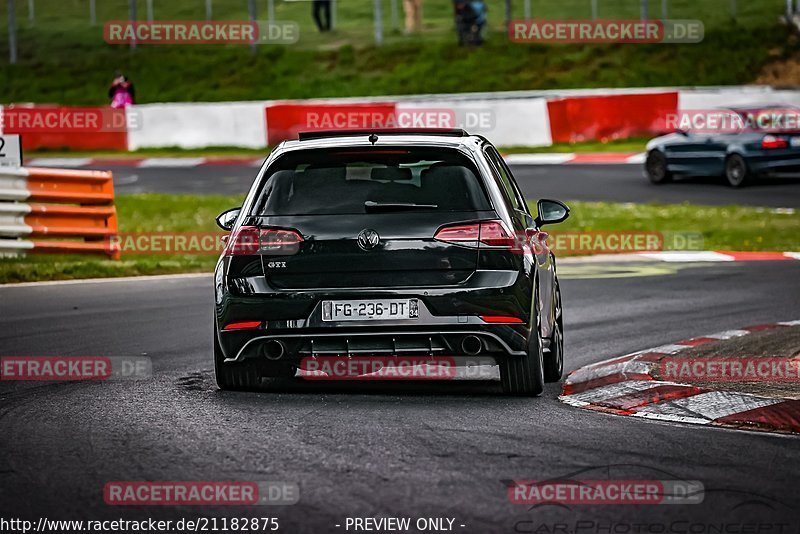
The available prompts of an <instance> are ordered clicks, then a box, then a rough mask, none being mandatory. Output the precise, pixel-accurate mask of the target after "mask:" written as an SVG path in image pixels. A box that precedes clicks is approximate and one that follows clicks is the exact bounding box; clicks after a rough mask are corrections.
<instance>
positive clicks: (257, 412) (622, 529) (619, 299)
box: [0, 262, 800, 534]
mask: <svg viewBox="0 0 800 534" xmlns="http://www.w3.org/2000/svg"><path fill="white" fill-rule="evenodd" d="M626 268H630V267H623V269H626ZM604 273H606V274H608V273H612V274H613V269H611V268H603V267H598V266H594V265H593V266H581V265H563V266H562V277H563V278H564V279H563V280H562V289H563V293H564V308H565V320H566V325H565V330H566V354H567V367H568V369H570V370H571V369H575V368H577V367H580V366H582V365H585V364H588V363H590V362H595V361H600V360H602V359H606V358H609V357H612V356H615V355H619V354H623V353H626V352H630V351H634V350H638V349H643V348H646V347H651V346H655V345H658V344H663V343H669V342H672V341H675V340H679V339H686V338H688V337H691V336H699V335H702V334H707V333H710V332H716V331H720V330H725V329H732V328H737V327H741V326H745V325H750V324H756V323H766V322H774V321H781V320H790V319H796V318H798V317H797V315H798V309H797V302H798V300H799V299H800V264H798V263H797V262H763V263H734V264H708V265H702V266H687V265H684V266H670V267H669V268H668V269H665V270H663V272H662V273H661V274H660V275H657V276H623V277H619V278H613V277H605V275H604ZM645 274H646V273H645ZM211 282H212V281H211V278H210V276H209V277H205V276H203V277H192V278H181V279H162V280H149V281H115V282H103V283H77V284H66V285H42V286H37V287H30V286H28V287H0V354H4V355H68V356H69V355H109V356H126V355H128V356H136V355H142V354H146V355H148V356H150V357H151V358H152V361H153V366H154V377H153V379H152V380H144V381H135V382H132V381H128V382H123V381H117V382H100V383H62V384H48V383H42V384H31V383H25V384H14V383H7V382H4V383H2V384H0V429H2V432H0V450H2V451H3V453H2V454H1V455H0V480H2V483H1V484H0V509H1V511H2V515H3V516H4V517H9V516H15V517H30V518H36V517H38V516H41V515H45V516H47V517H49V518H51V519H56V518H61V519H66V518H92V519H110V518H119V517H124V518H132V517H140V518H141V517H148V516H150V517H161V518H180V517H187V518H192V517H198V516H218V517H221V516H223V515H224V516H247V517H265V516H272V517H278V518H280V524H281V529H280V532H339V531H341V532H344V531H345V530H344V528H343V527H336V526H335V525H344V520H345V518H346V517H348V516H351V517H352V516H401V517H412V518H417V517H422V516H424V517H454V518H455V519H456V521H455V527H454V530H455V531H457V532H465V533H483V532H509V533H513V532H540V533H549V532H554V533H555V532H562V533H563V534H590V533H597V534H609V533H615V532H619V533H633V532H642V533H649V532H653V533H656V532H661V533H664V532H676V533H677V532H687V533H688V532H695V533H696V534H705V533H711V532H732V533H733V532H737V533H739V532H742V530H741V526H740V524H741V523H743V522H744V523H749V524H753V523H761V524H771V525H775V524H778V523H781V524H783V526H781V527H779V526H773V527H772V528H771V529H770V530H763V529H762V530H761V531H760V532H765V533H766V532H769V533H775V532H781V533H796V532H798V531H800V493H798V492H797V481H798V480H800V466H798V463H797V452H798V450H800V441H798V439H797V438H793V437H787V436H780V435H770V434H759V433H751V432H742V431H732V430H724V429H718V428H708V427H698V426H684V425H679V424H666V423H659V422H653V421H644V420H637V419H635V418H622V417H615V416H611V415H606V414H600V413H594V412H589V411H585V410H578V409H575V408H572V407H569V406H566V405H564V404H561V403H560V402H559V401H558V400H557V398H556V397H557V395H558V393H559V388H560V386H559V385H557V384H550V385H548V387H547V388H546V390H545V394H544V395H543V396H542V397H540V398H538V399H523V398H507V397H503V396H500V395H498V394H497V389H498V387H497V385H496V383H461V384H455V383H439V384H423V385H418V384H378V383H371V384H368V385H365V386H359V385H354V384H347V385H344V386H339V387H331V386H322V385H320V384H318V383H314V384H311V385H309V384H301V385H299V386H293V385H291V384H288V385H287V384H283V385H280V387H279V388H278V391H277V392H266V393H230V392H220V391H218V390H217V389H216V387H215V385H214V382H213V373H212V371H211V335H212V329H211V320H212V319H211V310H212V289H211ZM570 476H572V477H574V478H584V479H607V478H608V479H625V480H632V479H657V480H665V479H686V480H697V481H700V482H702V484H703V485H704V487H705V492H704V495H703V497H704V500H703V502H702V503H701V504H684V505H662V506H656V505H653V506H624V505H616V506H604V505H583V506H581V505H569V506H564V505H556V504H547V505H542V506H535V507H529V506H525V505H515V504H512V503H510V502H509V499H508V497H507V494H506V486H505V482H504V481H508V480H513V479H516V480H520V479H528V480H531V479H533V480H542V479H546V478H551V477H570ZM114 480H254V481H262V480H276V481H288V482H295V483H298V484H299V486H300V502H299V503H298V504H296V505H293V506H285V507H258V508H249V509H244V510H243V509H241V508H235V507H234V508H217V509H214V510H208V509H198V508H196V507H195V508H193V507H188V506H187V507H180V508H165V507H138V508H131V507H112V506H107V505H105V504H104V502H103V498H102V489H103V485H104V484H105V483H106V482H108V481H114ZM578 522H581V523H578ZM636 524H638V525H640V527H639V530H636V529H635V528H634V525H636ZM460 525H464V526H463V527H462V526H460ZM558 525H563V526H562V527H561V529H558V528H557V527H558ZM642 525H646V526H642ZM690 525H695V527H694V530H689V528H690ZM720 525H735V526H734V527H731V528H734V529H736V528H738V529H740V530H730V529H728V530H721V531H720V530H713V529H714V528H720ZM609 528H614V530H608V529H609ZM670 529H671V530H670Z"/></svg>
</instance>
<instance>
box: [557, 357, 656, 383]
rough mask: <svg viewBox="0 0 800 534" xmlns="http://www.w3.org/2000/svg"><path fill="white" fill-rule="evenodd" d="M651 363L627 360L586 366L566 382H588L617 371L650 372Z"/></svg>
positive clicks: (570, 376) (571, 375)
mask: <svg viewBox="0 0 800 534" xmlns="http://www.w3.org/2000/svg"><path fill="white" fill-rule="evenodd" d="M651 365H652V364H650V363H647V362H639V361H636V360H629V361H626V362H620V363H613V364H611V365H604V366H602V367H597V368H593V369H587V368H585V367H584V368H582V369H578V370H577V371H575V372H573V373H572V374H570V375H569V377H567V380H566V383H567V384H570V385H572V384H579V383H582V382H588V381H590V380H596V379H598V378H604V377H606V376H610V375H615V374H617V373H637V374H647V373H649V372H650V366H651Z"/></svg>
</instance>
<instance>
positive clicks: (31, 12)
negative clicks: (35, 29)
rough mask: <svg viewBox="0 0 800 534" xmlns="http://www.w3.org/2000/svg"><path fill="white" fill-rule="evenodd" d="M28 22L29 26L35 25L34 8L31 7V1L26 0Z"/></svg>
mask: <svg viewBox="0 0 800 534" xmlns="http://www.w3.org/2000/svg"><path fill="white" fill-rule="evenodd" d="M28 22H30V23H31V26H33V25H34V24H35V23H36V6H34V5H33V0H28Z"/></svg>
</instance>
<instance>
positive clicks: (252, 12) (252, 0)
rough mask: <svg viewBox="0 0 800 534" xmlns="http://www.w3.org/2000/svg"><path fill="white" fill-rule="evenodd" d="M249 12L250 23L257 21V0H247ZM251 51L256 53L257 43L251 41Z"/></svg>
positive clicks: (253, 53)
mask: <svg viewBox="0 0 800 534" xmlns="http://www.w3.org/2000/svg"><path fill="white" fill-rule="evenodd" d="M247 12H248V13H249V16H250V24H252V25H255V23H256V0H247ZM250 53H251V54H252V55H256V43H255V42H252V43H250Z"/></svg>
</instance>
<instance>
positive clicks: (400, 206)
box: [364, 200, 439, 211]
mask: <svg viewBox="0 0 800 534" xmlns="http://www.w3.org/2000/svg"><path fill="white" fill-rule="evenodd" d="M438 207H439V205H438V204H412V203H407V202H373V201H372V200H367V201H366V202H364V208H366V210H367V211H406V210H435V209H436V208H438Z"/></svg>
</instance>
